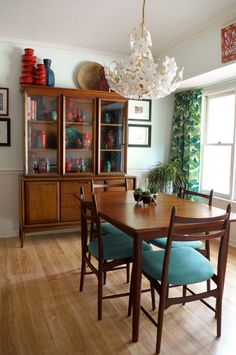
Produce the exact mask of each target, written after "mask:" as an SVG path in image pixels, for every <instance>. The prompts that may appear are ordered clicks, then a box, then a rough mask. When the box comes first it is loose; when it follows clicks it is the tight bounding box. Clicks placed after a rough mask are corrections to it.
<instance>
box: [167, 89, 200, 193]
mask: <svg viewBox="0 0 236 355" xmlns="http://www.w3.org/2000/svg"><path fill="white" fill-rule="evenodd" d="M201 105H202V90H201V89H197V90H193V91H185V92H180V93H177V94H175V111H174V118H173V128H172V137H171V153H170V157H171V160H176V159H177V160H178V161H180V162H181V164H182V169H183V171H184V172H185V177H186V181H187V187H188V188H189V189H191V190H192V191H198V190H199V175H200V121H201Z"/></svg>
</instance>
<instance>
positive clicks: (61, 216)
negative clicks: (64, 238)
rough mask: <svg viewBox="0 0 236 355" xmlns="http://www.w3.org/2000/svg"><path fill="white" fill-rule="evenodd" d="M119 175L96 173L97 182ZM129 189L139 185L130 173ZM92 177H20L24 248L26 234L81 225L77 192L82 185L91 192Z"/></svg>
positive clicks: (114, 178)
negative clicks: (98, 174) (99, 174)
mask: <svg viewBox="0 0 236 355" xmlns="http://www.w3.org/2000/svg"><path fill="white" fill-rule="evenodd" d="M119 178H122V177H117V176H113V177H112V176H109V177H108V176H93V180H94V182H95V183H104V182H105V180H111V179H112V180H117V179H119ZM127 178H128V186H129V190H134V189H135V188H136V177H135V176H127ZM91 180H92V178H91V177H65V176H63V177H43V179H42V178H40V177H39V178H37V177H28V176H21V177H20V220H19V235H20V239H21V247H23V245H24V239H25V235H26V233H32V232H40V231H50V230H58V229H70V228H78V227H80V204H79V201H78V200H77V199H76V198H75V196H74V195H75V194H77V193H79V192H80V187H81V186H83V188H84V190H85V192H86V191H87V192H90V191H91Z"/></svg>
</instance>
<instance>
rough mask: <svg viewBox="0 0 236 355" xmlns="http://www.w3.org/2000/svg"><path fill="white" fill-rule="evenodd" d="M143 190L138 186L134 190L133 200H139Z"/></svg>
mask: <svg viewBox="0 0 236 355" xmlns="http://www.w3.org/2000/svg"><path fill="white" fill-rule="evenodd" d="M142 192H143V190H142V189H141V188H140V187H139V188H138V189H136V190H134V199H135V201H140V196H141V195H142Z"/></svg>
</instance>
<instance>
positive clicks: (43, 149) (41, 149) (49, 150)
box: [29, 148, 57, 152]
mask: <svg viewBox="0 0 236 355" xmlns="http://www.w3.org/2000/svg"><path fill="white" fill-rule="evenodd" d="M29 150H30V151H31V152H51V151H57V148H29Z"/></svg>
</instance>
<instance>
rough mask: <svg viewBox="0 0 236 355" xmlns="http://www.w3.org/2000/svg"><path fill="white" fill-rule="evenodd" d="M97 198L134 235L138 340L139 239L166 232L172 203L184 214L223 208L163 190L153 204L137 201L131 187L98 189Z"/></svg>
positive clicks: (105, 213) (135, 331) (104, 212)
mask: <svg viewBox="0 0 236 355" xmlns="http://www.w3.org/2000/svg"><path fill="white" fill-rule="evenodd" d="M96 198H97V204H98V212H99V215H100V216H101V217H102V218H103V219H105V220H106V221H108V222H110V223H112V224H113V225H114V226H116V227H118V228H120V229H121V230H122V231H124V232H126V233H127V234H128V235H129V236H131V237H132V238H133V239H134V246H133V277H134V278H133V292H134V293H133V294H134V295H135V297H134V299H133V315H132V317H133V318H132V340H133V342H137V341H138V335H139V317H140V296H141V276H142V267H141V261H142V241H143V240H145V241H147V240H151V239H152V238H154V237H163V236H166V235H167V231H168V226H169V221H170V215H171V210H172V207H173V206H175V207H176V208H177V215H179V216H185V217H213V216H219V215H222V214H224V213H225V210H222V209H219V208H216V207H212V206H208V205H205V204H201V203H196V202H193V201H189V200H184V199H181V198H179V197H177V196H175V195H165V194H158V195H157V196H156V204H154V203H152V204H148V205H143V204H142V203H139V204H136V202H135V201H134V197H133V191H127V192H123V191H122V192H99V191H98V192H96ZM230 221H231V222H234V221H236V214H235V213H231V217H230Z"/></svg>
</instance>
